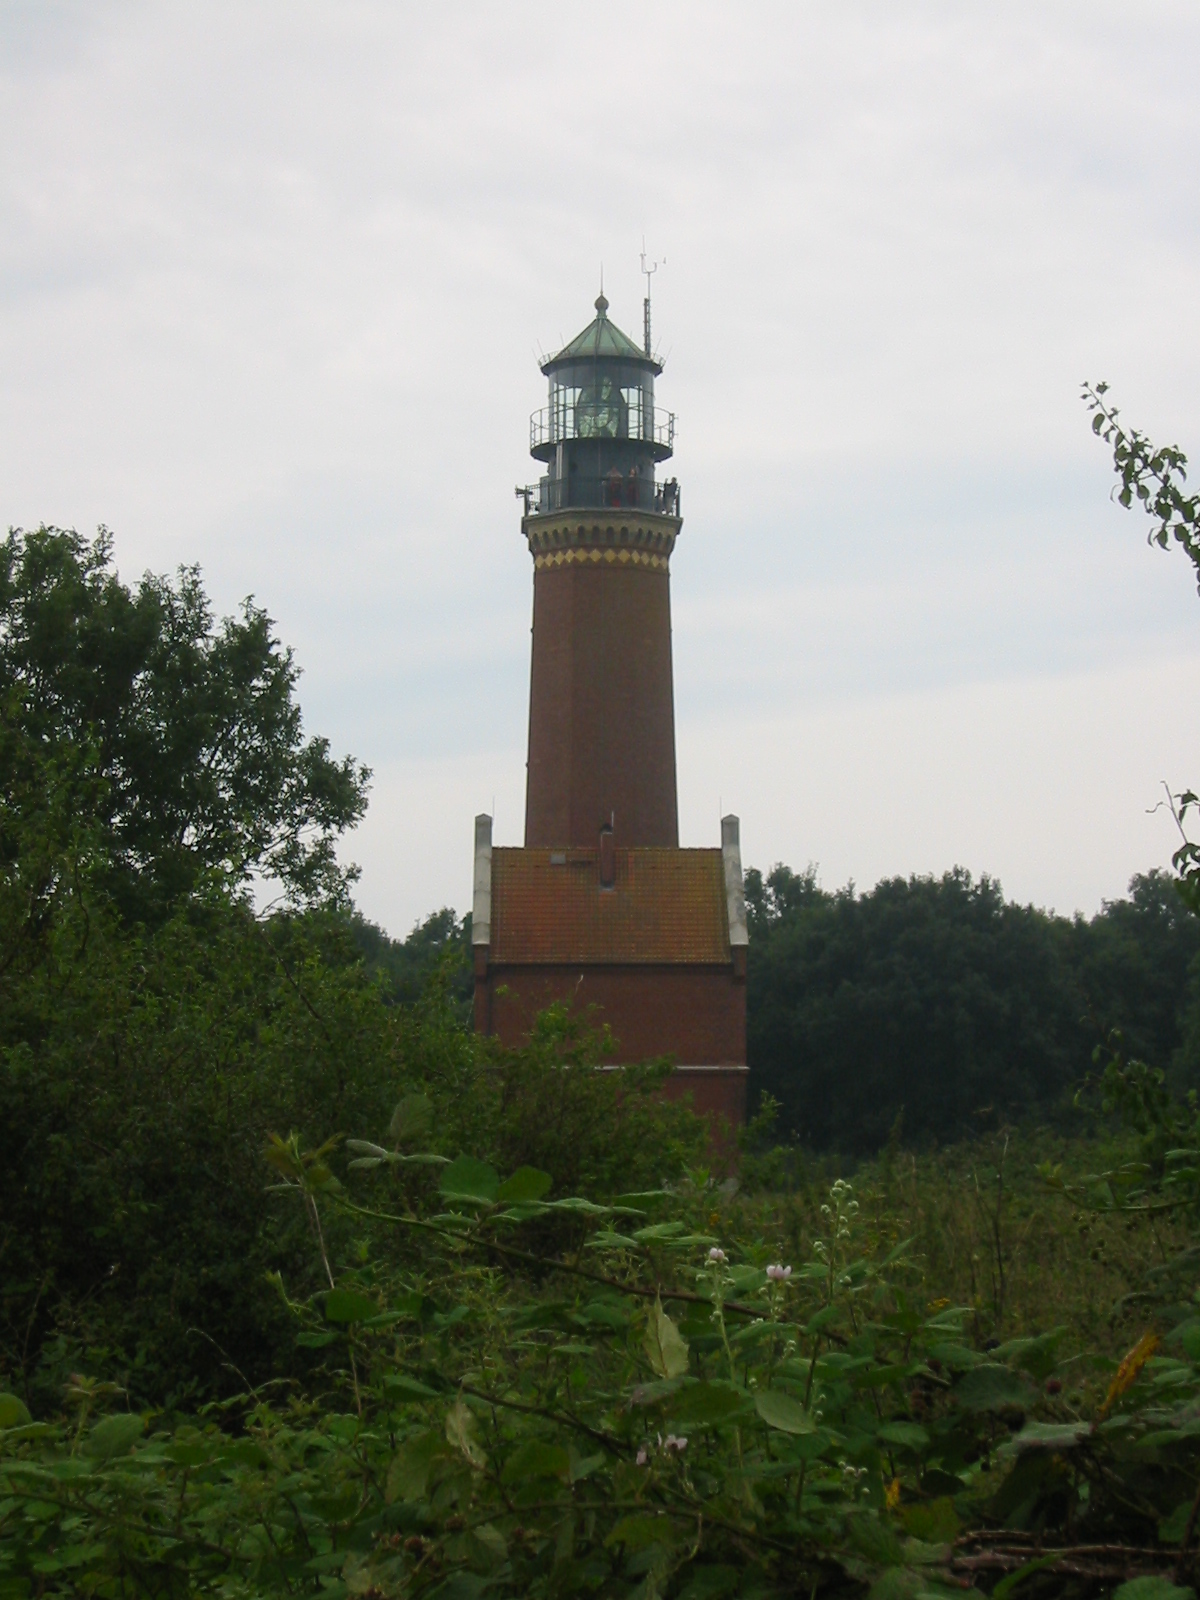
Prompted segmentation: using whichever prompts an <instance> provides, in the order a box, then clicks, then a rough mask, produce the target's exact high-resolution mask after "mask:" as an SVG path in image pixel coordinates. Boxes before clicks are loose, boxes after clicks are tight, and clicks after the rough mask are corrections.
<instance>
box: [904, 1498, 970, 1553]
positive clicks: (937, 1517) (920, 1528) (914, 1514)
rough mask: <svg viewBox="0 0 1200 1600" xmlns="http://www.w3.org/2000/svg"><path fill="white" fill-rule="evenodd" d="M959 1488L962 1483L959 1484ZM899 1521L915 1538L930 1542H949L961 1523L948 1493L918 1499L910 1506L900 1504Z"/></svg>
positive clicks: (957, 1531) (955, 1534) (955, 1535)
mask: <svg viewBox="0 0 1200 1600" xmlns="http://www.w3.org/2000/svg"><path fill="white" fill-rule="evenodd" d="M959 1488H960V1489H961V1488H962V1485H961V1484H959ZM899 1517H900V1522H901V1524H902V1525H903V1527H904V1528H905V1529H906V1530H907V1532H909V1533H911V1534H912V1535H913V1537H914V1538H916V1539H923V1540H926V1541H928V1542H929V1543H930V1544H949V1542H950V1541H951V1540H952V1539H954V1538H957V1536H958V1533H959V1531H960V1529H961V1528H962V1523H961V1521H960V1520H959V1516H958V1512H957V1511H955V1509H954V1501H953V1500H952V1499H951V1498H950V1496H949V1495H940V1496H939V1497H938V1498H937V1499H936V1500H920V1501H917V1503H916V1504H914V1505H910V1506H901V1507H900V1511H899Z"/></svg>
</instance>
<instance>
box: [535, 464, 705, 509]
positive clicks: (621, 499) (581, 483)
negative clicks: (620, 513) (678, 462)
mask: <svg viewBox="0 0 1200 1600" xmlns="http://www.w3.org/2000/svg"><path fill="white" fill-rule="evenodd" d="M515 493H516V495H517V497H518V499H522V500H524V502H525V515H526V516H527V517H529V516H545V515H547V514H548V513H550V512H552V511H567V510H570V508H571V507H572V506H580V507H583V506H607V507H608V508H609V509H611V510H614V511H615V510H620V509H626V510H634V511H652V512H654V513H656V514H657V515H658V516H661V517H679V516H682V515H683V513H682V511H681V510H680V504H681V499H680V493H679V482H678V480H677V479H675V478H668V479H667V481H666V482H665V483H655V481H654V479H653V478H649V477H642V476H641V475H640V474H638V473H634V472H631V473H630V474H629V476H628V477H622V475H621V474H620V473H619V472H615V471H614V472H610V473H609V474H608V475H607V477H603V478H587V477H584V476H583V475H582V474H579V473H572V474H571V476H570V477H569V478H543V479H542V480H541V481H540V482H539V483H531V484H527V485H526V486H525V487H524V488H520V487H519V488H517V489H516V490H515Z"/></svg>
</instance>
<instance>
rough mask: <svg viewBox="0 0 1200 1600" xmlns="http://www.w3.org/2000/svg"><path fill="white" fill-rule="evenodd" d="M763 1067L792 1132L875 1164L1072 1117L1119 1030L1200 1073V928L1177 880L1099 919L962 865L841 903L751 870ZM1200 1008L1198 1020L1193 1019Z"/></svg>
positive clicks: (1174, 1066) (1180, 1074)
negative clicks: (895, 1147)
mask: <svg viewBox="0 0 1200 1600" xmlns="http://www.w3.org/2000/svg"><path fill="white" fill-rule="evenodd" d="M746 898H747V906H748V909H749V920H750V968H749V981H748V995H747V1008H748V1034H749V1040H748V1044H749V1059H750V1064H751V1070H752V1073H753V1081H754V1084H755V1086H756V1088H757V1091H758V1093H759V1095H760V1096H761V1095H763V1094H769V1095H770V1096H771V1099H772V1101H773V1102H775V1103H776V1105H777V1107H778V1111H777V1116H778V1121H779V1125H780V1128H781V1130H782V1131H786V1132H787V1133H789V1134H790V1135H791V1137H792V1139H793V1140H794V1141H797V1142H799V1143H801V1144H802V1145H804V1146H805V1147H806V1148H808V1149H810V1150H826V1149H831V1148H832V1149H836V1150H840V1151H845V1152H848V1153H854V1154H861V1153H866V1152H869V1151H875V1150H878V1149H879V1148H881V1147H882V1146H883V1145H884V1144H885V1143H886V1141H887V1140H888V1138H889V1136H890V1135H891V1132H892V1129H893V1128H896V1127H897V1126H898V1125H900V1126H902V1128H903V1132H904V1135H905V1137H907V1138H908V1139H909V1140H912V1141H916V1142H918V1143H921V1142H925V1141H929V1140H938V1141H950V1140H955V1139H959V1138H963V1137H969V1136H970V1135H971V1134H972V1133H975V1132H978V1131H980V1129H981V1128H986V1127H987V1126H988V1125H993V1126H994V1125H995V1124H996V1123H997V1122H1003V1121H1016V1120H1019V1119H1024V1118H1029V1117H1040V1118H1045V1117H1052V1116H1056V1115H1057V1116H1059V1117H1060V1120H1061V1114H1062V1111H1063V1109H1064V1108H1065V1106H1066V1103H1067V1100H1068V1096H1069V1091H1070V1090H1071V1089H1072V1088H1073V1086H1074V1085H1075V1084H1076V1083H1078V1081H1079V1080H1080V1079H1082V1078H1083V1077H1084V1076H1085V1075H1086V1073H1087V1072H1088V1070H1089V1066H1090V1062H1091V1056H1092V1051H1093V1049H1094V1048H1095V1046H1096V1045H1097V1043H1098V1042H1100V1041H1101V1040H1103V1039H1104V1038H1105V1037H1106V1036H1107V1035H1108V1033H1109V1032H1110V1031H1111V1030H1113V1029H1114V1028H1119V1029H1121V1030H1122V1031H1123V1032H1124V1033H1125V1035H1126V1036H1127V1037H1128V1038H1130V1039H1131V1040H1132V1041H1135V1048H1136V1049H1137V1050H1138V1052H1139V1054H1142V1055H1144V1056H1145V1058H1146V1059H1149V1060H1151V1061H1154V1062H1156V1063H1157V1064H1158V1065H1159V1066H1160V1067H1161V1068H1162V1069H1164V1070H1166V1069H1168V1068H1170V1069H1171V1070H1172V1071H1173V1072H1174V1074H1175V1076H1176V1081H1179V1082H1185V1083H1188V1082H1192V1081H1200V1045H1196V1044H1193V1042H1192V1041H1193V1039H1197V1040H1200V1026H1197V1025H1196V1024H1193V1023H1192V1022H1191V1021H1190V1017H1191V1016H1192V1015H1200V1010H1197V1009H1196V1001H1195V999H1193V998H1192V997H1193V996H1194V995H1195V994H1197V993H1200V985H1197V983H1196V982H1195V980H1194V979H1193V976H1192V973H1193V968H1194V965H1195V963H1196V961H1197V957H1198V956H1200V922H1198V921H1197V920H1196V919H1194V918H1192V917H1189V916H1188V915H1186V913H1185V912H1184V910H1183V907H1182V906H1181V904H1180V903H1179V901H1178V897H1177V895H1176V894H1175V891H1174V888H1173V885H1172V883H1171V881H1170V879H1168V878H1167V877H1165V876H1164V875H1162V874H1160V873H1150V874H1148V875H1146V876H1142V877H1137V878H1135V879H1134V880H1133V882H1132V884H1131V886H1130V898H1129V900H1126V901H1116V902H1112V903H1109V904H1106V905H1105V906H1104V907H1103V909H1102V910H1101V912H1100V913H1099V914H1098V915H1097V916H1095V917H1093V918H1091V919H1090V921H1088V920H1084V919H1083V918H1075V919H1074V920H1068V919H1067V918H1063V917H1053V916H1050V915H1047V914H1046V913H1045V912H1042V911H1038V910H1036V909H1035V908H1033V907H1032V906H1017V905H1013V904H1012V903H1011V902H1007V901H1005V899H1004V898H1003V895H1002V894H1001V891H1000V888H999V885H998V884H996V883H995V882H993V881H992V880H990V879H987V878H983V879H980V880H979V881H975V880H973V879H972V878H971V876H970V875H969V874H968V873H966V872H963V871H961V870H956V871H954V872H950V873H946V874H945V875H944V876H943V877H941V878H937V879H934V878H912V879H909V880H907V881H906V880H904V879H894V880H887V881H884V882H881V883H879V884H877V885H876V886H875V888H874V889H872V890H871V891H869V892H868V893H865V894H858V893H856V892H855V891H854V889H853V886H851V887H849V888H847V889H844V890H841V891H839V892H838V893H836V894H829V893H826V892H824V891H823V890H821V889H819V888H818V887H817V885H816V881H815V876H814V874H813V872H812V870H811V869H810V870H809V872H808V873H806V874H804V875H801V876H797V875H796V874H794V873H792V872H791V871H790V870H789V869H788V868H786V867H776V868H775V869H774V870H773V871H772V872H771V874H770V875H769V876H768V877H767V878H766V880H764V879H763V878H762V876H761V874H759V873H757V872H753V871H752V872H750V873H748V874H747V896H746ZM1189 1007H1190V1008H1191V1010H1190V1011H1189Z"/></svg>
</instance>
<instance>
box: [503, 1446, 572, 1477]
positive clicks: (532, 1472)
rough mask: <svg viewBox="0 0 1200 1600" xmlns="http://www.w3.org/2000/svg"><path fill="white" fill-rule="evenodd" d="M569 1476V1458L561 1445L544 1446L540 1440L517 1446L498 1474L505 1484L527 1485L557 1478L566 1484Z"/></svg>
mask: <svg viewBox="0 0 1200 1600" xmlns="http://www.w3.org/2000/svg"><path fill="white" fill-rule="evenodd" d="M570 1476H571V1458H570V1457H569V1456H568V1455H567V1452H566V1451H565V1450H564V1449H563V1448H562V1446H561V1445H557V1444H544V1443H543V1442H542V1441H541V1440H540V1439H530V1440H529V1441H528V1443H526V1444H523V1445H519V1446H518V1447H517V1449H516V1450H514V1451H513V1453H512V1455H511V1456H509V1458H508V1460H507V1461H506V1462H505V1463H504V1468H503V1470H502V1471H501V1473H500V1477H501V1478H502V1480H503V1481H504V1482H505V1483H528V1482H530V1481H532V1480H533V1479H535V1478H557V1479H559V1481H560V1482H562V1483H566V1482H567V1480H568V1479H569V1478H570Z"/></svg>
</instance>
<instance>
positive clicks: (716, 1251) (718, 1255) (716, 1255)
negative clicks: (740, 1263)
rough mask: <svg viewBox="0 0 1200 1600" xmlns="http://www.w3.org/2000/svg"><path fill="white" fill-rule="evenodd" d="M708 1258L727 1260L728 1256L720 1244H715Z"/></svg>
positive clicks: (711, 1259)
mask: <svg viewBox="0 0 1200 1600" xmlns="http://www.w3.org/2000/svg"><path fill="white" fill-rule="evenodd" d="M708 1259H709V1260H710V1261H725V1260H727V1259H728V1258H727V1257H726V1255H725V1252H724V1250H722V1249H721V1248H720V1247H719V1246H718V1245H713V1247H712V1249H711V1250H710V1251H709V1252H708Z"/></svg>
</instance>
